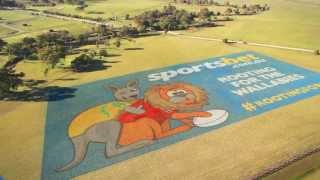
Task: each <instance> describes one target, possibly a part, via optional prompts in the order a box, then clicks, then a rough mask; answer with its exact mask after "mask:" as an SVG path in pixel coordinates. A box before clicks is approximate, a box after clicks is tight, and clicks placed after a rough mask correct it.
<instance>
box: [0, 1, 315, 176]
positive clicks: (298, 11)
mask: <svg viewBox="0 0 320 180" xmlns="http://www.w3.org/2000/svg"><path fill="white" fill-rule="evenodd" d="M168 2H169V1H166V0H164V1H161V0H106V1H104V0H90V1H86V4H88V5H89V6H88V7H87V8H85V10H83V11H79V10H76V6H75V5H62V4H60V5H57V6H55V7H31V8H34V9H39V10H50V11H58V12H63V13H71V14H79V15H83V16H90V17H103V18H109V17H113V16H118V17H120V18H119V20H118V21H116V22H113V23H119V24H127V23H129V21H124V20H123V18H124V16H125V15H126V14H130V16H134V15H137V14H140V13H141V12H144V11H146V10H152V9H158V8H161V7H162V6H164V5H167V4H168ZM230 2H234V3H238V4H241V3H243V0H230ZM246 3H247V4H250V3H260V4H261V3H263V4H264V3H268V4H269V5H270V6H271V10H270V11H266V12H263V13H261V14H258V15H253V16H235V17H234V18H235V21H232V22H223V24H224V26H219V27H212V28H197V29H192V30H185V31H180V33H182V34H183V35H187V36H197V37H208V38H217V39H223V38H228V39H231V40H241V41H248V42H256V43H266V44H273V45H279V46H288V47H296V48H307V49H312V50H315V49H320V38H319V32H320V21H319V18H320V11H319V8H320V3H319V2H318V0H264V1H261V0H248V1H246ZM176 6H177V7H178V8H183V9H187V10H190V11H199V10H200V9H201V8H202V7H200V6H196V5H192V6H189V5H182V4H177V5H176ZM208 8H209V9H211V10H214V11H221V12H222V11H224V10H225V7H215V6H213V7H208ZM97 12H98V13H97ZM0 17H1V18H2V20H0V38H2V39H4V40H6V41H8V42H16V41H19V40H21V39H22V38H23V37H26V36H36V35H38V34H40V33H42V32H46V31H48V30H49V29H55V30H60V29H65V30H68V31H70V32H71V33H73V34H79V33H81V32H85V31H88V30H90V29H91V26H90V25H88V24H83V23H79V22H74V21H64V20H59V19H54V18H48V17H40V16H33V15H31V14H30V12H26V11H3V10H0ZM24 24H27V25H24ZM112 43H113V42H112ZM81 49H87V50H90V49H92V50H95V49H96V46H95V45H90V46H89V45H88V46H83V47H81ZM107 51H108V53H109V56H108V57H105V58H103V60H105V61H106V62H105V63H104V64H105V65H106V67H107V68H106V69H104V70H99V71H93V72H87V73H74V72H72V71H70V70H68V69H65V67H67V66H69V65H70V63H71V61H72V60H73V59H74V58H75V57H76V56H77V55H68V56H67V57H66V58H65V60H64V61H63V63H61V64H59V65H58V68H56V69H53V70H50V71H49V73H48V74H45V73H44V71H45V68H46V67H47V66H46V64H44V63H43V62H41V61H22V62H21V63H19V64H18V65H17V67H16V70H17V71H18V72H19V71H22V72H25V73H26V77H25V78H26V79H35V80H45V81H47V83H46V84H45V85H48V86H56V87H74V86H79V85H83V84H86V83H92V82H95V81H98V80H104V79H108V78H113V77H118V76H122V75H128V74H130V73H135V72H141V71H146V70H152V69H158V68H162V67H167V66H171V65H177V64H183V63H191V62H198V61H199V60H203V59H207V58H210V57H218V56H223V55H227V54H232V53H239V52H243V51H254V52H258V53H262V54H265V55H268V56H270V57H273V58H276V59H280V60H281V61H282V62H285V63H288V64H292V65H296V66H298V67H301V68H305V69H307V70H311V71H314V72H317V73H320V56H316V55H314V54H313V53H306V52H298V51H289V50H284V49H277V48H267V47H258V46H251V45H246V44H226V43H223V42H215V41H208V40H205V39H202V40H201V39H193V38H187V37H184V36H174V35H170V34H166V35H164V34H163V35H159V36H150V37H140V38H135V39H133V41H125V40H123V41H122V44H121V46H120V47H115V46H113V45H112V46H109V47H107ZM6 60H7V57H6V56H4V55H0V66H2V65H3V64H4V62H5V61H6ZM319 104H320V97H319V96H315V97H313V98H308V99H305V100H302V101H299V102H296V103H293V104H290V105H287V106H283V107H281V108H278V109H275V110H272V111H269V112H266V113H263V114H260V115H257V116H253V117H250V118H248V119H247V120H244V121H242V122H239V123H236V124H233V125H229V126H226V127H223V128H221V129H218V130H217V131H214V132H209V133H206V134H204V135H201V136H197V137H194V138H192V139H189V140H186V141H181V142H179V143H177V144H174V145H170V146H168V147H166V148H162V149H159V150H156V151H153V152H150V153H147V154H144V155H143V156H139V157H136V158H133V159H129V160H126V161H123V162H121V163H117V164H115V165H112V166H108V167H101V168H100V169H98V170H95V171H90V172H88V173H85V174H83V175H81V176H78V177H75V179H104V178H106V177H108V179H117V180H118V179H128V178H131V177H136V179H168V178H172V179H212V178H214V179H248V178H250V177H252V176H254V175H256V174H257V173H259V172H261V171H264V170H266V169H269V168H270V167H273V166H276V165H277V164H279V163H280V162H282V161H285V160H287V159H290V158H291V157H293V156H295V155H296V154H299V153H303V152H306V151H308V150H310V149H314V148H317V147H319V145H320V135H319V133H318V132H319V131H320V125H319V118H318V117H319V116H320V112H319ZM47 106H48V102H46V101H40V102H35V101H0V119H1V120H0V127H1V128H0V129H1V131H0V137H1V138H0V139H1V140H5V141H6V142H7V143H6V145H5V146H3V147H1V148H0V154H1V155H0V156H1V162H0V169H1V170H3V171H1V172H0V179H1V176H3V177H5V179H19V178H21V177H23V178H24V179H40V178H41V169H42V167H43V164H42V163H43V162H42V160H43V155H44V143H45V142H44V135H45V130H44V127H45V125H46V117H47ZM57 121H59V118H57ZM21 124H23V126H22V125H21ZM190 147H192V148H190ZM186 149H188V151H186ZM318 160H319V157H318V156H317V157H315V158H314V159H307V161H306V162H300V164H299V163H298V164H297V165H296V166H295V167H289V168H288V169H284V170H283V171H280V172H279V174H277V173H276V174H274V175H273V176H270V177H269V178H267V179H292V178H297V179H312V178H314V179H317V178H318V177H319V172H320V171H319V163H318ZM315 161H317V162H315ZM141 162H143V163H141ZM164 164H165V165H164ZM186 164H188V165H189V164H190V166H186ZM194 164H196V165H197V167H195V166H193V165H194ZM311 164H313V165H311ZM314 164H316V165H314ZM200 167H201V168H200ZM304 168H305V169H304ZM297 169H299V171H297ZM293 172H296V173H293Z"/></svg>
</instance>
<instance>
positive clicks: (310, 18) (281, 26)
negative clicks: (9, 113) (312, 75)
mask: <svg viewBox="0 0 320 180" xmlns="http://www.w3.org/2000/svg"><path fill="white" fill-rule="evenodd" d="M169 2H170V1H169V0H162V1H161V0H139V1H135V2H134V3H133V2H132V1H130V0H108V1H103V0H100V1H88V3H87V4H88V5H89V7H87V8H86V9H85V10H83V11H79V10H76V9H75V8H76V7H77V6H74V5H58V6H55V7H34V8H37V9H40V10H45V9H46V10H51V11H58V12H63V13H68V14H78V15H83V16H90V17H103V18H109V17H114V16H117V17H118V20H117V21H116V22H114V21H111V23H112V24H116V25H117V24H127V23H129V22H128V21H124V20H123V18H124V16H125V15H126V14H130V15H131V16H134V15H136V14H139V13H141V12H143V11H145V10H151V9H157V8H161V7H162V6H164V5H167V4H168V3H169ZM171 2H172V1H171ZM230 2H231V3H235V4H238V5H242V4H243V1H241V0H230ZM246 3H247V4H253V3H260V4H265V3H267V4H269V5H270V6H271V11H268V12H264V13H262V14H259V15H253V16H237V17H235V21H234V22H229V23H226V24H225V26H224V27H218V28H206V29H201V30H200V31H196V32H188V33H190V34H193V35H201V36H210V37H216V38H230V39H237V40H245V41H254V42H260V43H272V44H278V45H283V46H293V47H301V48H311V49H318V48H320V38H317V36H318V32H320V21H319V17H320V11H319V8H320V5H319V2H318V1H317V0H265V1H263V2H262V1H261V0H248V1H246ZM174 5H176V6H177V7H178V8H183V9H187V10H189V11H199V10H200V9H201V8H204V6H198V5H183V4H174ZM206 7H208V8H209V9H211V10H213V11H215V12H217V11H220V12H224V10H225V9H226V7H217V6H206ZM90 12H101V13H102V14H90Z"/></svg>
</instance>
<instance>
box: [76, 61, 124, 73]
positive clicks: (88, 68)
mask: <svg viewBox="0 0 320 180" xmlns="http://www.w3.org/2000/svg"><path fill="white" fill-rule="evenodd" d="M117 62H118V61H114V62H112V61H105V60H100V59H94V60H90V62H89V63H86V64H81V65H74V67H71V70H72V71H73V72H77V73H86V72H94V71H102V70H106V69H108V68H111V67H112V66H111V65H106V64H107V63H117ZM75 66H77V67H75Z"/></svg>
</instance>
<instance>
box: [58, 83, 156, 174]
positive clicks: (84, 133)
mask: <svg viewBox="0 0 320 180" xmlns="http://www.w3.org/2000/svg"><path fill="white" fill-rule="evenodd" d="M109 89H111V91H112V92H113V96H114V97H115V99H116V101H113V102H109V103H106V104H102V105H99V106H96V107H93V108H90V109H88V110H86V111H84V112H81V113H80V114H78V115H77V116H76V117H75V118H74V119H73V120H72V121H71V123H70V124H69V127H68V135H69V138H70V140H71V141H72V144H73V149H74V157H73V160H72V161H71V162H69V163H68V164H67V165H65V166H64V167H61V168H58V169H56V171H65V170H67V169H70V168H72V167H74V166H76V165H78V164H79V163H80V162H81V161H83V159H84V158H85V155H86V152H87V146H88V145H89V143H90V142H98V143H105V144H106V148H105V156H106V157H112V156H115V155H117V154H121V153H123V152H127V151H130V150H134V149H138V148H140V147H143V146H145V145H148V144H150V143H151V142H150V141H141V142H137V143H135V144H131V145H128V146H123V147H120V146H119V145H118V138H119V134H120V129H121V124H120V122H119V121H116V120H115V119H116V117H117V116H118V115H119V114H120V112H121V111H123V110H125V111H127V112H131V113H136V114H138V113H141V110H140V109H138V108H133V107H128V106H129V105H130V104H131V103H132V102H134V101H135V100H136V99H137V98H138V96H139V93H140V90H139V87H138V81H129V82H128V83H127V85H126V86H125V87H122V88H119V87H117V86H109Z"/></svg>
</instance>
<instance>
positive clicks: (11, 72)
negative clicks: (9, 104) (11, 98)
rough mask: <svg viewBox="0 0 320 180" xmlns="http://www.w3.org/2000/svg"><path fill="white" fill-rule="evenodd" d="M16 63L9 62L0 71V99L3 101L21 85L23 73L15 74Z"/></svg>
mask: <svg viewBox="0 0 320 180" xmlns="http://www.w3.org/2000/svg"><path fill="white" fill-rule="evenodd" d="M17 63H18V61H15V60H14V59H13V60H10V61H9V62H7V63H6V64H5V65H4V66H3V67H2V68H1V69H0V99H4V98H5V97H6V96H7V95H9V94H11V93H12V91H13V90H16V89H17V88H18V87H19V86H21V85H23V80H22V77H23V76H24V74H23V73H16V71H15V69H14V68H15V65H16V64H17Z"/></svg>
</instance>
